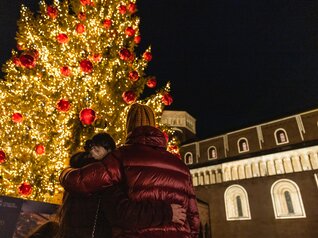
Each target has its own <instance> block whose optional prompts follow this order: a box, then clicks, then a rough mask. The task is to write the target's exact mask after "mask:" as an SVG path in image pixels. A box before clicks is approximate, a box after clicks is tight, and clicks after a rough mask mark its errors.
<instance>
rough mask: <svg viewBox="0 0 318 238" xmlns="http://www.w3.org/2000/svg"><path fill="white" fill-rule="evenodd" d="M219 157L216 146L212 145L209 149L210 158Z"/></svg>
mask: <svg viewBox="0 0 318 238" xmlns="http://www.w3.org/2000/svg"><path fill="white" fill-rule="evenodd" d="M217 157H218V154H217V151H216V148H215V146H211V147H209V149H208V159H216V158H217Z"/></svg>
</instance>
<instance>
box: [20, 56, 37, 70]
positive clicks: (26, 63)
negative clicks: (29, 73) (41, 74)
mask: <svg viewBox="0 0 318 238" xmlns="http://www.w3.org/2000/svg"><path fill="white" fill-rule="evenodd" d="M19 60H20V62H21V65H22V66H23V67H25V68H27V69H32V68H34V67H35V64H36V61H35V58H34V57H33V56H32V55H29V54H23V55H21V56H20V58H19Z"/></svg>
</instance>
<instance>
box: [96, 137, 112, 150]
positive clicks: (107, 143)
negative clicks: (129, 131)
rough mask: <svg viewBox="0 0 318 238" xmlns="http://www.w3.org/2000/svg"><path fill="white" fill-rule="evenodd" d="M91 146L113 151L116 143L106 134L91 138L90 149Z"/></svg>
mask: <svg viewBox="0 0 318 238" xmlns="http://www.w3.org/2000/svg"><path fill="white" fill-rule="evenodd" d="M93 146H102V147H104V148H105V149H107V150H108V149H110V150H114V149H115V148H116V143H115V141H114V139H113V137H111V136H110V135H109V134H108V133H99V134H96V135H94V136H93V138H92V147H93Z"/></svg>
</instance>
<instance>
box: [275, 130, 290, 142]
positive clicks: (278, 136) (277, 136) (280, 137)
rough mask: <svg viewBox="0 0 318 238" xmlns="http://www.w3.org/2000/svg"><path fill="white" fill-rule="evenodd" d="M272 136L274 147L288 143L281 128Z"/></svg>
mask: <svg viewBox="0 0 318 238" xmlns="http://www.w3.org/2000/svg"><path fill="white" fill-rule="evenodd" d="M274 134H275V140H276V145H280V144H286V143H288V142H289V141H288V136H287V132H286V131H285V130H284V129H282V128H280V129H277V130H276V131H275V133H274Z"/></svg>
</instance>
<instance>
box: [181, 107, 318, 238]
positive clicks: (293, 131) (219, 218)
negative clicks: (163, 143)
mask: <svg viewBox="0 0 318 238" xmlns="http://www.w3.org/2000/svg"><path fill="white" fill-rule="evenodd" d="M180 152H181V156H182V159H183V160H184V162H185V163H186V164H188V166H189V168H190V171H191V174H192V178H193V183H194V185H195V188H196V194H197V197H198V199H199V200H202V201H204V202H205V203H206V204H207V205H208V209H209V216H210V220H209V222H210V223H211V224H208V225H207V224H201V226H202V227H203V228H204V227H209V229H210V231H209V232H208V233H207V232H205V234H209V236H210V237H213V238H221V237H222V238H226V237H231V238H233V237H238V238H241V237H242V238H243V237H244V238H252V237H260V238H265V237H266V238H280V237H281V238H295V237H306V238H314V237H318V228H317V227H318V109H317V110H312V111H307V112H304V113H300V114H297V115H293V116H289V117H285V118H281V119H278V120H275V121H270V122H267V123H263V124H259V125H255V126H251V127H248V128H243V129H241V130H237V131H232V132H229V133H226V134H224V135H219V136H215V137H212V138H208V139H205V140H199V141H195V142H192V143H187V144H184V145H182V146H181V148H180ZM205 220H206V219H205ZM201 237H205V238H208V236H207V235H204V234H201Z"/></svg>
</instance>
